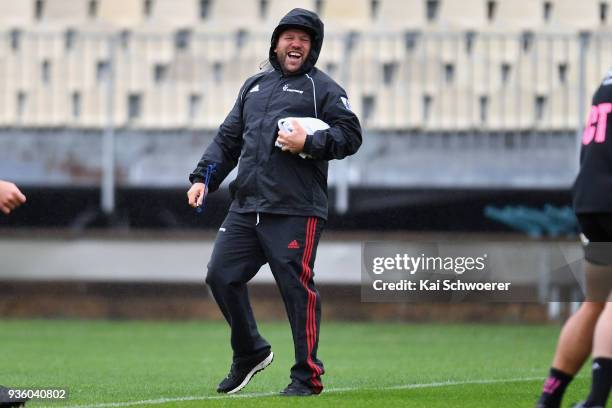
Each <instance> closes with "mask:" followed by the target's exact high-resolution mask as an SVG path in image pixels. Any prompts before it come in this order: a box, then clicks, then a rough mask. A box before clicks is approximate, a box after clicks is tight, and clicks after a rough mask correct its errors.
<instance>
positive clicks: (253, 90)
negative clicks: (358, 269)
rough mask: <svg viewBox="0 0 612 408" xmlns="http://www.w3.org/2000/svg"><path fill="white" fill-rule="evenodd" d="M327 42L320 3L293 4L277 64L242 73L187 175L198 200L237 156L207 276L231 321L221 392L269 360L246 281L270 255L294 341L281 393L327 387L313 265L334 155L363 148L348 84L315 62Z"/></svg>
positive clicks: (274, 58)
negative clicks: (313, 8)
mask: <svg viewBox="0 0 612 408" xmlns="http://www.w3.org/2000/svg"><path fill="white" fill-rule="evenodd" d="M322 44H323V23H322V22H321V20H320V19H319V18H318V16H317V15H316V14H315V13H313V12H310V11H307V10H303V9H294V10H292V11H291V12H289V13H288V14H287V15H286V16H285V17H283V18H282V20H281V21H280V23H279V25H278V26H277V27H276V28H275V30H274V32H273V34H272V39H271V46H270V51H269V61H270V64H271V66H272V69H270V70H267V71H265V72H261V73H259V74H257V75H254V76H252V77H251V78H249V79H248V80H247V81H246V82H245V83H244V85H243V86H242V88H241V89H240V93H239V95H238V98H237V100H236V103H235V105H234V107H233V109H232V110H231V112H230V113H229V115H228V116H227V117H226V119H225V120H224V122H223V123H222V124H221V126H220V128H219V131H218V133H217V135H216V137H215V138H214V140H213V142H212V143H211V145H210V146H208V148H207V149H206V151H205V153H204V155H203V156H202V159H201V160H200V162H199V163H198V166H197V168H196V169H195V170H194V171H193V173H191V175H190V177H189V179H190V181H191V182H192V183H193V185H192V187H191V189H190V190H189V192H188V193H187V195H188V199H189V204H190V205H191V206H193V207H197V206H199V205H201V203H202V200H203V198H204V196H205V195H206V194H207V193H208V192H213V191H215V190H216V189H217V188H218V187H219V185H220V184H221V182H222V181H223V179H224V178H225V177H226V176H227V175H228V174H229V172H230V171H231V170H232V169H233V168H234V167H235V166H236V165H237V164H238V159H240V164H239V166H238V175H237V177H236V179H235V180H234V181H232V183H231V184H230V186H229V189H230V194H231V196H232V199H233V200H232V203H231V206H230V210H229V213H228V215H227V217H226V219H225V221H224V222H223V224H222V226H221V228H220V229H219V233H218V235H217V239H216V241H215V247H214V250H213V253H212V256H211V259H210V262H209V264H208V275H207V277H206V282H207V284H208V285H209V286H210V288H211V290H212V293H213V295H214V297H215V300H216V301H217V304H218V305H219V308H220V309H221V312H222V313H223V315H224V317H225V318H226V320H227V321H228V323H229V325H230V327H231V344H232V349H233V363H232V367H231V369H230V373H229V374H228V376H227V378H225V379H224V380H223V381H222V382H221V383H220V384H219V387H218V389H217V391H218V392H223V393H235V392H238V391H240V390H241V389H242V388H243V387H244V386H246V384H247V383H248V382H249V381H250V379H251V377H252V376H253V375H254V374H255V373H257V372H258V371H260V370H263V369H264V368H265V367H266V366H267V365H269V364H270V363H271V362H272V359H273V353H272V351H271V347H270V344H269V343H268V342H267V341H266V340H265V339H264V338H263V337H262V336H261V335H260V334H259V332H258V330H257V325H256V323H255V319H254V316H253V312H252V310H251V306H250V303H249V298H248V292H247V286H246V283H247V282H248V281H249V280H250V279H251V278H253V276H255V274H256V273H257V271H258V270H259V268H260V267H261V266H262V265H263V264H265V263H266V262H267V263H268V264H269V265H270V269H271V270H272V273H273V275H274V278H275V279H276V282H277V285H278V287H279V289H280V292H281V295H282V298H283V301H284V303H285V308H286V311H287V315H288V317H289V322H290V324H291V331H292V334H293V341H294V345H295V364H294V366H293V367H292V368H291V383H290V384H289V385H288V386H287V388H285V390H283V391H282V392H281V394H282V395H288V396H294V395H296V396H302V395H313V394H319V393H320V392H321V391H322V389H323V385H322V383H321V375H322V374H323V372H324V370H323V363H322V362H321V361H320V360H319V359H318V358H317V346H318V340H319V327H320V319H321V304H320V299H319V293H318V292H317V289H316V287H315V285H314V281H313V275H314V274H313V267H314V260H315V255H316V250H317V245H318V242H319V238H320V235H321V232H322V229H323V225H324V223H325V221H326V219H327V205H328V204H327V168H328V161H329V160H332V159H342V158H344V157H346V156H348V155H351V154H353V153H355V152H356V151H357V149H358V148H359V146H360V145H361V127H360V124H359V120H358V119H357V117H356V115H355V114H354V113H353V112H352V111H351V108H350V105H349V103H348V98H347V95H346V92H345V91H344V90H343V89H342V88H341V87H340V86H339V85H338V84H337V83H336V82H334V81H333V80H332V79H331V78H330V77H329V76H327V75H326V74H325V73H323V72H322V71H320V70H318V69H317V68H315V63H316V61H317V58H318V56H319V53H320V51H321V46H322ZM285 117H309V118H317V119H320V120H322V121H323V122H325V123H326V124H328V125H329V128H328V129H324V130H317V131H315V132H311V133H313V134H307V133H306V131H305V130H304V128H303V127H302V126H300V125H299V123H297V122H296V121H294V122H293V123H292V124H293V131H291V132H284V131H279V129H278V124H277V123H278V121H279V120H280V119H283V118H285ZM277 145H278V146H280V148H279V147H277ZM300 154H301V155H300ZM205 181H206V182H208V186H206V183H205Z"/></svg>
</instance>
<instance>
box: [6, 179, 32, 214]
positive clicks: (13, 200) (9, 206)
mask: <svg viewBox="0 0 612 408" xmlns="http://www.w3.org/2000/svg"><path fill="white" fill-rule="evenodd" d="M25 202H26V196H25V195H24V194H23V193H22V192H21V191H20V190H19V188H18V187H17V186H16V185H15V184H14V183H11V182H8V181H4V180H0V211H2V212H3V213H4V214H6V215H9V214H10V213H11V211H13V210H14V209H15V208H17V207H19V206H20V205H21V204H23V203H25Z"/></svg>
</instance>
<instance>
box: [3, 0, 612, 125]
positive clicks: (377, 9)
mask: <svg viewBox="0 0 612 408" xmlns="http://www.w3.org/2000/svg"><path fill="white" fill-rule="evenodd" d="M607 4H608V3H607V2H605V1H600V0H583V1H580V2H576V1H575V0H547V1H534V0H517V1H502V0H487V1H484V0H465V1H461V2H458V1H448V0H409V1H400V0H369V1H366V0H359V1H349V0H334V1H332V0H326V1H325V0H304V1H301V2H297V3H296V2H294V1H289V0H265V1H264V0H247V1H243V2H240V7H236V4H235V3H233V2H229V1H226V2H224V1H212V0H209V1H206V0H197V1H196V0H189V1H188V0H33V1H12V2H10V1H2V2H0V27H2V29H1V31H0V35H1V36H2V38H3V41H0V91H1V92H2V95H3V97H2V98H0V125H1V126H7V127H10V126H28V127H43V128H44V127H60V126H74V127H93V128H99V127H102V126H105V125H106V124H107V123H109V119H111V118H109V113H108V109H109V107H111V106H112V108H113V110H114V113H113V116H112V119H113V122H114V124H115V125H117V126H128V127H143V128H181V127H197V128H202V127H204V128H215V127H216V126H217V125H218V124H219V122H220V121H221V120H222V119H223V118H224V117H225V114H226V113H227V111H228V109H229V108H230V107H231V106H232V104H233V103H234V100H235V97H236V95H237V93H238V90H239V88H240V86H241V84H242V82H243V81H244V79H245V78H246V77H248V76H249V75H252V74H254V73H256V72H257V71H258V70H259V66H260V64H261V63H262V62H265V60H266V58H267V52H268V47H269V37H270V30H271V29H272V28H273V27H274V25H275V24H276V22H277V21H278V19H279V18H280V17H281V16H282V15H283V14H284V13H285V12H286V11H287V10H289V9H291V8H293V7H295V6H301V7H305V8H309V9H313V10H314V9H318V11H319V12H320V14H321V16H322V18H323V20H324V21H325V24H326V42H325V46H324V49H323V51H322V53H321V56H320V59H319V64H318V65H319V67H320V68H321V69H323V70H324V71H327V72H328V73H329V74H330V75H332V76H333V77H334V78H335V79H336V80H338V82H340V83H341V84H342V85H343V86H344V87H345V88H346V89H347V91H348V93H349V97H350V98H351V102H352V105H353V107H354V109H355V110H356V112H357V113H358V114H359V115H360V117H362V120H363V121H364V123H366V124H367V126H370V127H372V128H374V129H377V130H381V131H401V130H408V129H423V130H435V131H451V130H457V131H462V130H469V129H474V128H487V129H491V130H495V129H497V130H507V129H542V130H550V131H558V130H563V129H566V130H567V129H572V128H574V127H575V126H577V124H579V123H581V121H582V120H581V118H582V117H583V116H584V111H585V109H586V105H588V100H587V99H588V96H589V95H590V94H591V93H592V91H593V89H594V88H595V86H597V83H598V82H599V81H600V79H601V78H602V77H603V75H604V73H605V72H606V71H607V70H608V69H609V68H610V67H611V66H612V43H611V42H612V37H610V35H609V32H610V31H609V29H610V18H611V17H610V16H609V10H608V5H607ZM585 30H587V31H589V32H590V34H589V36H588V37H580V34H579V33H580V32H582V31H585ZM581 38H586V39H587V43H588V47H584V48H581V41H582V40H581ZM581 49H582V50H583V54H581ZM581 55H584V59H583V60H581ZM581 67H583V69H584V81H583V82H581V79H580V72H581ZM111 68H113V69H112V70H111ZM111 71H112V73H113V83H112V86H111V85H109V82H108V78H109V76H108V75H109V74H110V73H111ZM582 87H584V88H582ZM581 89H582V92H581ZM109 92H112V93H113V97H112V104H111V103H109V98H110V96H109V95H110V94H109ZM581 95H582V97H584V98H585V99H584V100H583V101H581V100H579V98H580V97H581Z"/></svg>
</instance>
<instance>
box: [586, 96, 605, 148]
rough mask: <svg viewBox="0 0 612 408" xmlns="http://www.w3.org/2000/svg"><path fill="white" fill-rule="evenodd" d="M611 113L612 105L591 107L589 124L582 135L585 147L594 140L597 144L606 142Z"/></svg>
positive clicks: (603, 104)
mask: <svg viewBox="0 0 612 408" xmlns="http://www.w3.org/2000/svg"><path fill="white" fill-rule="evenodd" d="M610 112H612V103H600V104H599V105H597V106H591V111H590V112H589V117H588V119H587V124H586V127H585V128H584V132H583V134H582V144H583V145H588V144H590V143H591V142H592V141H593V140H595V143H603V142H605V141H606V130H607V127H608V114H610Z"/></svg>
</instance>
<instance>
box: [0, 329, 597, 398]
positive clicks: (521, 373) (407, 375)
mask: <svg viewBox="0 0 612 408" xmlns="http://www.w3.org/2000/svg"><path fill="white" fill-rule="evenodd" d="M260 331H261V332H262V334H263V335H264V336H265V337H266V338H267V339H268V340H269V341H270V342H271V344H272V346H273V350H274V351H275V353H276V358H275V361H274V363H273V364H272V365H271V366H270V367H268V368H267V369H266V370H265V371H263V372H261V373H259V374H258V375H257V376H256V377H255V378H254V379H253V380H252V381H251V383H250V384H249V386H248V387H246V388H245V389H244V390H243V391H242V394H239V395H238V396H236V397H227V396H219V395H218V394H217V393H216V392H215V388H216V384H217V383H218V381H219V380H220V379H221V378H222V377H224V376H225V374H226V373H227V370H228V368H229V361H230V351H229V340H228V336H229V333H228V330H227V328H226V326H225V324H223V323H220V322H178V323H177V322H172V323H169V322H134V321H126V322H104V321H65V320H0V356H1V357H0V383H1V384H3V385H10V386H18V387H21V388H24V387H28V388H33V387H38V388H41V387H44V388H49V387H68V388H69V391H70V395H69V399H68V400H67V401H62V402H41V401H40V400H39V401H35V402H33V403H31V404H28V405H30V406H43V405H44V406H51V407H66V406H94V407H96V406H97V407H122V406H136V407H143V406H152V407H160V408H161V407H181V408H186V407H200V406H207V407H208V406H211V407H217V406H224V407H225V406H229V407H234V406H236V407H237V406H240V407H251V406H253V407H255V406H258V407H259V406H266V407H268V406H270V407H276V406H292V407H299V406H309V407H310V406H334V407H336V406H338V407H344V406H346V407H374V406H385V407H387V406H402V407H497V408H501V407H513V408H515V407H532V406H533V404H534V401H535V398H536V396H537V395H538V394H539V392H540V388H541V385H542V380H543V376H544V375H545V374H546V372H547V367H548V364H549V363H550V359H551V356H552V352H553V347H554V344H555V341H556V337H557V334H558V332H559V327H557V326H500V325H412V324H392V323H385V324H375V323H331V322H324V324H323V327H322V330H321V342H320V349H319V356H320V358H321V359H322V360H323V361H324V363H325V367H326V374H325V375H324V377H323V380H324V384H325V386H326V387H327V388H326V391H325V392H324V393H323V394H322V395H320V396H317V397H309V398H302V399H295V398H292V399H287V398H281V397H277V396H274V394H275V393H276V392H277V391H279V390H280V389H282V388H284V386H285V385H286V384H287V383H288V382H289V378H288V373H289V367H290V366H291V364H292V360H293V350H292V342H291V337H290V331H289V327H288V324H287V323H266V324H262V325H261V326H260ZM587 371H588V370H583V374H582V375H581V376H580V377H579V378H577V379H576V380H575V381H574V383H573V384H572V385H571V386H570V389H569V392H568V395H567V397H566V400H565V404H564V406H569V403H570V402H575V401H577V400H579V399H580V397H583V396H585V395H586V393H587V389H588V383H589V379H588V376H589V374H588V372H587Z"/></svg>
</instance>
